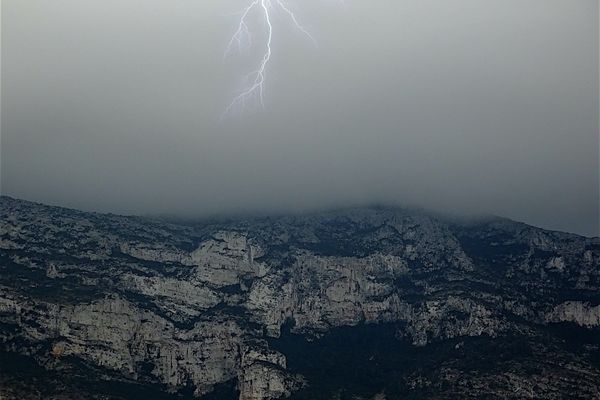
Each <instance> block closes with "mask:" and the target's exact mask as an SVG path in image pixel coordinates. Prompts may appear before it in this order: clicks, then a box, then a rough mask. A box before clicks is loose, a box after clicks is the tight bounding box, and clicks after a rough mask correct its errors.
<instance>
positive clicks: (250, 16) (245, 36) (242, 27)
mask: <svg viewBox="0 0 600 400" xmlns="http://www.w3.org/2000/svg"><path fill="white" fill-rule="evenodd" d="M274 11H277V12H276V13H275V12H274ZM280 14H281V15H282V16H284V17H285V18H286V19H287V20H288V22H290V23H291V24H292V25H293V26H295V27H296V29H298V30H299V31H300V32H302V33H303V34H304V35H306V36H307V37H308V38H309V39H310V40H311V41H312V42H313V43H316V42H315V39H314V38H313V37H312V35H311V34H310V33H309V32H308V31H307V30H306V29H305V28H304V27H303V26H302V25H301V24H300V23H299V21H298V19H297V18H296V15H295V14H294V12H293V11H292V10H291V8H290V7H289V6H288V5H287V4H286V3H284V1H283V0H252V2H251V3H250V4H249V5H248V6H247V7H246V8H245V9H243V10H242V12H241V15H240V19H239V24H238V26H237V30H236V31H235V33H234V34H233V36H232V37H231V40H230V41H229V44H228V45H227V48H226V50H225V56H227V55H229V54H231V53H232V52H233V51H234V50H235V49H237V50H238V51H239V50H241V49H242V48H244V47H247V46H250V45H251V44H252V39H253V38H254V37H255V36H262V37H264V41H263V42H262V43H261V44H260V48H262V53H261V54H262V55H261V56H260V58H259V60H258V63H257V68H256V69H255V70H254V71H252V72H251V73H249V74H248V75H247V78H248V79H247V82H249V83H248V84H247V86H246V87H244V88H243V89H242V90H241V91H240V92H239V93H238V95H237V96H235V97H234V99H233V100H232V101H231V103H230V104H229V106H227V108H226V109H225V112H224V113H223V117H226V116H228V115H231V114H238V113H241V112H243V111H244V110H245V109H246V108H247V107H249V106H254V107H255V106H259V107H261V108H264V105H265V101H264V95H265V82H266V80H267V72H268V67H269V62H270V61H271V58H272V56H273V48H272V43H273V35H274V34H275V33H276V25H277V24H276V22H275V21H274V19H275V17H276V15H280ZM261 21H262V22H263V24H261V23H260V22H261ZM261 25H262V26H264V28H262V27H261ZM260 29H265V30H266V32H262V35H260V33H261V32H259V30H260ZM257 33H259V35H257Z"/></svg>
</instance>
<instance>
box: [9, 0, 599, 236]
mask: <svg viewBox="0 0 600 400" xmlns="http://www.w3.org/2000/svg"><path fill="white" fill-rule="evenodd" d="M292 4H293V6H294V7H295V9H296V10H298V13H299V16H300V17H301V18H302V20H303V22H304V23H305V24H306V25H307V26H308V27H309V29H310V30H311V32H312V33H313V34H314V36H315V37H316V38H317V40H318V41H319V46H318V48H316V49H315V48H314V47H313V46H312V45H311V44H310V42H309V41H307V40H305V38H303V37H302V36H301V35H299V34H298V32H296V31H294V30H293V29H292V28H287V27H285V26H283V27H282V30H281V31H278V34H277V36H276V37H275V39H274V44H273V46H274V51H275V53H274V55H273V63H272V64H271V66H270V70H269V72H270V75H269V77H268V82H267V87H266V90H267V92H266V109H265V111H264V112H260V113H254V114H249V115H244V116H242V117H240V118H232V119H228V120H225V121H222V122H220V121H219V116H220V114H221V112H222V111H223V109H224V108H225V106H226V105H227V103H228V101H229V100H230V99H231V97H232V96H233V95H234V94H235V93H236V91H237V90H239V89H240V88H241V86H240V85H241V83H240V80H239V77H240V76H242V75H243V74H244V73H245V72H247V70H248V69H251V68H253V66H254V65H255V63H256V60H257V57H258V56H259V55H258V54H257V53H256V52H255V51H249V52H247V53H245V54H242V55H241V56H239V57H233V58H231V59H228V60H223V51H224V46H225V44H226V42H227V40H228V36H229V34H230V33H231V32H232V30H233V29H234V27H235V24H236V21H235V16H231V13H232V12H234V11H236V10H239V9H240V8H241V7H242V6H243V5H244V2H243V1H241V0H231V1H230V0H201V1H198V0H176V1H164V0H128V1H122V0H89V1H81V0H53V1H46V0H4V1H3V2H2V113H3V114H2V138H1V139H2V142H1V145H2V153H1V155H2V160H1V161H2V193H3V194H8V195H12V196H16V197H22V198H26V199H31V200H37V201H42V202H47V203H54V204H60V205H65V206H71V207H76V208H82V209H88V210H100V211H113V212H119V213H149V212H168V213H176V214H177V213H179V214H184V215H207V214H211V213H227V212H239V211H263V212H264V211H266V212H269V211H277V212H278V211H284V210H304V209H309V208H314V207H317V208H318V207H332V206H337V205H349V204H360V203H366V202H388V203H400V204H416V205H420V206H424V207H429V208H434V209H441V210H445V211H452V212H459V213H464V212H467V213H493V214H498V215H503V216H507V217H511V218H514V219H518V220H523V221H526V222H528V223H532V224H536V225H540V226H543V227H547V228H553V229H560V230H567V231H574V232H579V233H583V234H588V235H592V234H593V235H597V234H598V185H599V182H598V181H599V177H598V150H599V146H598V3H597V1H594V0H569V1H567V0H518V1H517V0H490V1H481V0H455V1H439V0H435V1H434V0H348V1H347V2H346V3H345V5H341V4H339V3H338V2H335V1H326V0H297V1H295V2H294V3H292ZM280 27H281V25H280Z"/></svg>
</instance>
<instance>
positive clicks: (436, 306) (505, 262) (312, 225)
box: [0, 196, 600, 400]
mask: <svg viewBox="0 0 600 400" xmlns="http://www.w3.org/2000/svg"><path fill="white" fill-rule="evenodd" d="M353 210H354V211H352V212H351V211H349V210H340V211H333V212H332V211H329V212H321V213H311V214H309V215H300V216H298V215H296V216H292V217H285V216H282V217H270V218H247V219H240V220H234V221H231V220H230V221H225V222H213V223H211V224H207V225H177V224H172V223H165V222H164V221H160V220H156V219H146V218H144V217H131V216H129V217H128V216H118V215H114V214H100V213H87V212H81V211H77V210H70V209H66V208H61V207H54V206H45V205H42V204H39V203H32V202H26V201H21V200H18V199H12V198H8V197H5V196H2V197H1V198H0V214H1V217H2V219H1V221H2V223H1V225H0V268H1V269H2V270H1V271H0V272H1V274H0V289H1V290H0V346H1V348H2V349H1V350H2V351H3V353H2V354H3V357H6V358H7V359H8V358H10V357H13V358H14V357H27V359H28V360H31V362H33V363H34V364H35V365H38V366H39V367H40V368H41V370H40V371H42V372H41V374H42V375H43V377H42V378H38V382H39V381H40V379H42V380H43V379H50V378H48V376H58V377H59V378H53V379H54V381H53V380H52V379H50V382H54V383H53V384H54V385H58V386H57V387H58V388H59V390H58V392H57V391H54V392H53V391H52V390H51V389H48V388H47V389H45V390H46V392H44V398H57V399H58V398H61V397H60V396H65V393H66V392H69V391H71V392H72V391H73V390H75V389H76V390H75V393H76V394H75V395H74V396H80V397H83V398H135V394H134V395H131V394H129V395H123V394H121V393H120V392H119V393H115V392H110V390H108V391H106V390H104V389H103V390H98V389H94V390H91V389H89V387H92V388H94V387H95V388H97V387H99V385H100V386H102V385H101V383H102V382H108V383H109V386H110V382H117V383H118V382H121V383H122V384H123V385H133V386H131V387H134V388H138V389H139V391H140V392H144V390H146V389H144V388H146V387H148V388H159V392H160V393H163V394H161V396H163V395H164V396H175V397H181V396H187V395H190V396H191V395H194V396H197V397H200V396H204V397H207V396H209V397H210V396H215V395H216V396H221V397H220V398H236V399H237V398H239V399H241V400H249V399H256V400H259V399H276V398H282V397H286V396H292V397H297V398H323V399H330V398H331V399H333V398H340V396H342V398H343V397H344V396H346V397H348V398H364V399H367V398H368V399H370V398H376V397H377V396H379V397H377V398H390V399H394V398H406V397H407V396H413V397H414V396H416V397H417V398H430V397H432V396H433V397H438V398H452V396H459V395H460V396H462V397H464V398H471V397H469V396H475V397H472V398H485V397H489V398H502V397H503V398H528V397H527V396H529V394H528V393H534V394H536V396H540V395H542V396H544V397H545V398H561V396H563V397H564V396H567V395H574V394H576V395H577V396H575V397H576V398H598V397H594V396H597V395H598V393H600V392H599V390H600V389H599V386H598V384H597V383H596V381H597V382H600V351H599V346H600V343H598V341H596V340H595V339H594V337H596V336H597V334H598V333H599V332H600V240H599V239H598V238H585V237H582V236H579V235H576V234H571V233H561V232H555V231H546V230H543V229H541V228H535V227H530V226H528V225H526V224H523V223H519V222H514V221H511V220H508V219H503V218H493V219H491V220H486V221H483V222H481V221H480V222H478V223H476V224H457V223H451V222H449V221H447V220H444V219H441V218H437V217H435V216H432V215H427V214H420V213H415V212H414V210H413V211H411V210H406V209H389V208H378V209H373V208H367V209H365V208H359V209H357V208H353ZM569 335H571V336H573V335H575V336H576V337H578V336H581V338H579V339H576V340H574V339H572V340H571V342H572V343H570V342H569V341H568V340H566V339H564V338H565V337H570V336H569ZM586 335H587V336H586ZM588 336H589V338H588ZM511 338H512V339H511ZM584 338H586V339H584ZM513 340H516V342H518V343H521V344H520V345H519V346H521V347H520V348H521V350H516V348H515V347H514V346H512V345H511V344H510V343H511V342H512V341H513ZM344 342H352V343H355V342H356V343H362V347H364V348H365V351H364V354H362V353H361V351H358V355H356V357H355V358H353V357H354V356H353V355H350V354H348V352H349V351H350V352H351V353H352V352H356V351H357V350H356V348H355V349H354V350H352V349H346V348H343V347H341V348H338V346H336V345H335V343H344ZM378 342H380V343H387V344H389V348H390V349H396V348H397V349H398V351H397V352H394V351H391V353H392V354H393V355H394V357H395V358H394V357H391V356H387V355H386V354H385V352H383V351H381V349H379V348H377V347H376V346H377V343H378ZM319 343H322V344H323V345H322V346H321V347H319V346H320V345H319ZM327 343H329V344H328V345H325V344H327ZM373 346H375V347H373ZM456 346H458V347H456ZM569 346H571V347H569ZM455 347H456V349H454V348H455ZM478 347H481V348H489V349H496V350H495V351H498V352H500V353H502V352H506V353H507V354H506V356H504V358H501V360H493V359H490V360H488V362H489V364H490V365H495V363H501V362H502V363H505V364H506V367H505V368H504V369H503V368H500V367H498V368H497V369H493V368H492V369H491V370H490V369H489V368H487V367H486V366H483V365H479V366H478V367H477V368H475V369H473V368H471V367H469V365H470V364H468V363H467V364H461V362H459V361H457V360H454V359H452V357H446V358H444V357H441V358H439V357H438V358H436V357H437V356H436V355H435V354H437V353H438V352H440V351H441V352H442V353H440V354H453V353H452V352H454V351H455V350H456V351H459V349H464V350H460V351H461V352H463V353H464V357H465V359H467V360H471V361H469V362H471V363H475V364H474V365H478V362H477V360H478V359H487V358H486V357H489V355H486V354H483V353H481V352H480V351H478ZM434 348H436V349H438V350H436V351H431V352H430V351H429V350H427V349H434ZM452 349H454V350H452ZM536 349H537V350H536ZM519 351H524V352H525V353H527V354H529V355H530V356H529V357H528V358H527V357H526V358H523V357H521V356H520V355H519V354H518V353H519ZM303 354H304V355H305V356H307V357H311V358H314V359H317V360H321V363H320V364H319V365H322V366H323V368H324V371H326V372H327V374H328V376H336V374H338V373H339V377H338V378H333V379H324V378H319V376H317V375H315V374H314V372H311V371H314V368H315V366H314V365H312V366H311V365H310V363H309V364H307V362H306V360H305V359H303V357H302V356H303ZM406 354H409V355H410V354H414V355H415V356H414V357H416V358H412V359H410V360H409V359H406V358H405V357H406ZM417 354H418V357H417V356H416V355H417ZM327 355H329V356H333V357H329V356H327ZM330 358H333V359H337V358H340V359H344V360H346V362H345V363H344V364H345V365H341V364H336V363H333V364H332V363H331V362H330ZM373 360H376V362H379V363H380V364H379V365H382V366H384V367H382V368H379V369H378V368H371V367H369V363H371V361H373ZM398 360H400V361H402V362H404V363H408V364H407V365H411V366H412V367H406V368H404V367H403V368H399V367H398V365H397V362H396V361H398ZM550 361H555V363H554V364H556V365H554V364H552V362H550ZM288 364H289V365H288ZM569 366H571V367H569ZM336 368H337V369H336ZM469 368H471V369H469ZM570 368H571V369H572V368H575V370H577V371H580V373H575V372H573V371H571V369H570ZM62 370H64V371H71V372H72V371H75V372H73V374H74V375H75V376H79V375H82V376H81V377H80V378H81V379H80V380H81V381H82V382H85V383H84V384H81V382H79V381H77V382H79V383H76V382H75V383H74V382H71V383H68V382H70V381H69V380H68V379H67V380H66V381H68V382H67V383H68V384H67V383H64V382H63V383H61V384H57V382H56V379H65V378H64V377H65V375H64V374H61V373H60V371H62ZM361 370H365V371H368V376H369V378H368V379H367V378H364V377H363V378H361V377H360V374H359V375H358V376H355V375H356V373H357V372H356V371H361ZM526 370H531V371H533V372H531V371H530V373H526ZM11 371H12V370H9V369H7V370H0V372H2V373H0V376H7V377H11V376H14V377H15V378H14V379H13V380H12V381H11V379H8V381H7V382H0V394H1V395H3V396H5V397H6V398H18V397H19V396H22V395H23V393H24V391H25V392H27V390H29V391H30V392H29V393H31V391H38V392H39V391H40V390H42V389H41V388H40V387H38V386H39V385H38V386H36V385H35V384H33V383H31V384H28V385H26V387H25V388H22V387H19V385H18V384H17V383H15V379H16V382H26V381H27V380H19V379H18V377H19V376H22V375H19V373H18V372H11ZM43 371H48V372H47V375H44V373H43ZM81 371H86V372H85V373H84V372H81ZM536 371H537V372H536ZM543 371H551V372H548V373H546V375H544V372H543ZM534 372H535V373H534ZM53 374H54V375H53ZM378 374H379V375H378ZM452 376H454V377H455V378H456V377H457V376H458V377H463V378H464V379H463V380H464V382H463V383H462V384H461V383H460V382H458V383H455V384H453V383H452V379H451V377H452ZM550 376H552V377H555V378H557V377H558V378H561V379H563V378H564V379H567V378H568V379H567V380H566V381H564V379H563V380H560V379H558V380H556V379H549V377H550ZM591 377H598V378H599V379H598V380H596V379H595V378H594V379H592V378H591ZM78 379H79V378H78ZM367 380H369V381H374V382H379V386H377V385H370V384H367V383H366V381H367ZM515 382H516V383H515ZM539 382H543V384H542V385H540V384H539ZM565 382H566V383H565ZM569 382H571V383H569ZM61 385H62V386H61ZM65 385H66V386H65ZM78 385H79V386H78ZM81 385H83V387H82V386H81ZM140 385H141V386H140ZM336 385H337V386H336ZM511 385H512V386H511ZM515 385H517V386H519V387H521V388H522V389H519V390H518V391H517V392H515V389H514V387H513V386H515ZM536 385H537V386H536ZM61 387H62V389H60V388H61ZM128 387H129V386H128ZM515 387H516V386H515ZM74 388H75V389H74ZM86 388H87V389H86ZM473 388H475V389H473ZM134 391H135V390H134ZM470 391H472V393H471V392H470ZM532 391H533V392H532ZM521 392H522V393H521ZM215 393H220V394H215ZM515 393H516V394H515ZM579 394H581V396H579ZM11 396H12V397H11ZM53 396H54V397H53ZM85 396H87V397H85ZM102 396H104V397H102ZM131 396H134V397H131ZM224 396H225V397H224ZM319 396H320V397H319ZM381 396H383V397H381ZM448 396H450V397H448ZM63 398H64V397H63ZM67 398H69V397H67ZM207 398H208V397H207ZM216 398H219V397H216Z"/></svg>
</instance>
